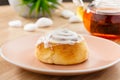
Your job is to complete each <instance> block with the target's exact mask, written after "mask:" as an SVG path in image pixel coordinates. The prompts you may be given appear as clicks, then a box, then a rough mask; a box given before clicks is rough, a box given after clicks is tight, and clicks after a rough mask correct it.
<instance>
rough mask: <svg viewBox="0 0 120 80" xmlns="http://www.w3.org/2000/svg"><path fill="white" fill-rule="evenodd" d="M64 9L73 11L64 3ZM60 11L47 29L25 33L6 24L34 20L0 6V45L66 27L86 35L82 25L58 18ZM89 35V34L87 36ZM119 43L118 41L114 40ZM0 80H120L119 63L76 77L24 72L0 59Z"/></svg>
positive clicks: (69, 4) (7, 7)
mask: <svg viewBox="0 0 120 80" xmlns="http://www.w3.org/2000/svg"><path fill="white" fill-rule="evenodd" d="M64 5H65V8H68V9H71V10H73V11H75V6H74V5H73V4H72V3H64ZM59 13H60V10H57V11H56V12H55V14H54V15H55V16H53V20H54V24H53V25H52V26H51V27H48V28H40V29H37V31H35V32H25V31H23V28H10V27H9V26H8V22H9V21H11V20H16V19H19V20H22V21H23V22H24V24H26V23H29V22H35V21H36V20H35V19H25V18H22V17H20V16H18V14H17V13H16V12H15V11H14V10H13V9H12V8H11V7H9V6H0V45H2V44H3V43H4V42H6V41H8V40H13V39H16V38H18V37H21V36H24V35H33V34H45V33H47V32H49V31H51V30H53V29H56V28H60V27H66V28H69V29H71V30H73V31H76V32H78V33H81V34H88V33H87V32H86V30H85V29H84V27H83V24H82V23H75V24H71V23H69V22H68V20H67V19H64V18H61V17H60V14H59ZM88 35H89V34H88ZM115 41H116V42H119V41H120V40H115ZM0 80H120V63H118V64H116V65H115V66H113V67H111V68H109V69H106V70H103V71H100V72H96V73H92V74H86V75H78V76H68V77H64V76H49V75H43V74H37V73H33V72H29V71H26V70H24V69H21V68H19V67H16V66H14V65H12V64H10V63H8V62H6V61H5V60H3V59H2V58H1V57H0Z"/></svg>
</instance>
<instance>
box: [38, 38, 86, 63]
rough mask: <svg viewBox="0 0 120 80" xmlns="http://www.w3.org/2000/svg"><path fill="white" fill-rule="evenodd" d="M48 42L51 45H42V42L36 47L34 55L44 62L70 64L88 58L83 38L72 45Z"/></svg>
mask: <svg viewBox="0 0 120 80" xmlns="http://www.w3.org/2000/svg"><path fill="white" fill-rule="evenodd" d="M49 44H50V45H52V46H51V47H48V48H45V47H44V43H41V44H39V45H37V47H36V57H37V58H38V59H39V60H40V61H42V62H44V63H50V64H61V65H70V64H77V63H81V62H83V61H85V60H87V58H88V49H87V45H86V42H85V41H84V40H82V41H81V42H79V43H75V44H73V45H70V44H59V45H57V44H55V43H49Z"/></svg>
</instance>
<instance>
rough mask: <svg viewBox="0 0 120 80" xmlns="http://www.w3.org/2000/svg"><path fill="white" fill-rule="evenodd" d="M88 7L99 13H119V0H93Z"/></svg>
mask: <svg viewBox="0 0 120 80" xmlns="http://www.w3.org/2000/svg"><path fill="white" fill-rule="evenodd" d="M88 7H91V9H93V10H95V12H96V13H99V14H118V13H119V15H120V1H119V0H94V1H93V2H92V3H91V4H90V5H89V6H88Z"/></svg>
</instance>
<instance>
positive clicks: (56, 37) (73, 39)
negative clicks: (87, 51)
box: [37, 29, 83, 47]
mask: <svg viewBox="0 0 120 80" xmlns="http://www.w3.org/2000/svg"><path fill="white" fill-rule="evenodd" d="M82 40H83V37H82V36H81V35H78V34H77V33H75V32H72V31H70V30H68V29H58V30H55V31H53V32H51V33H50V34H48V35H47V36H45V37H42V38H40V39H39V40H38V41H37V45H39V44H40V43H42V42H43V43H44V45H45V47H49V42H51V43H56V44H70V45H73V44H75V43H78V42H80V41H82Z"/></svg>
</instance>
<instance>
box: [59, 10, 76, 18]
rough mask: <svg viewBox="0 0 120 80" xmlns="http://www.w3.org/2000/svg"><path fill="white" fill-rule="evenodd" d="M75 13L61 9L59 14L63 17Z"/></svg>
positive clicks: (68, 16)
mask: <svg viewBox="0 0 120 80" xmlns="http://www.w3.org/2000/svg"><path fill="white" fill-rule="evenodd" d="M74 15H75V13H74V12H72V11H70V10H63V11H62V13H61V16H63V17H64V18H70V17H71V16H74Z"/></svg>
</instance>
